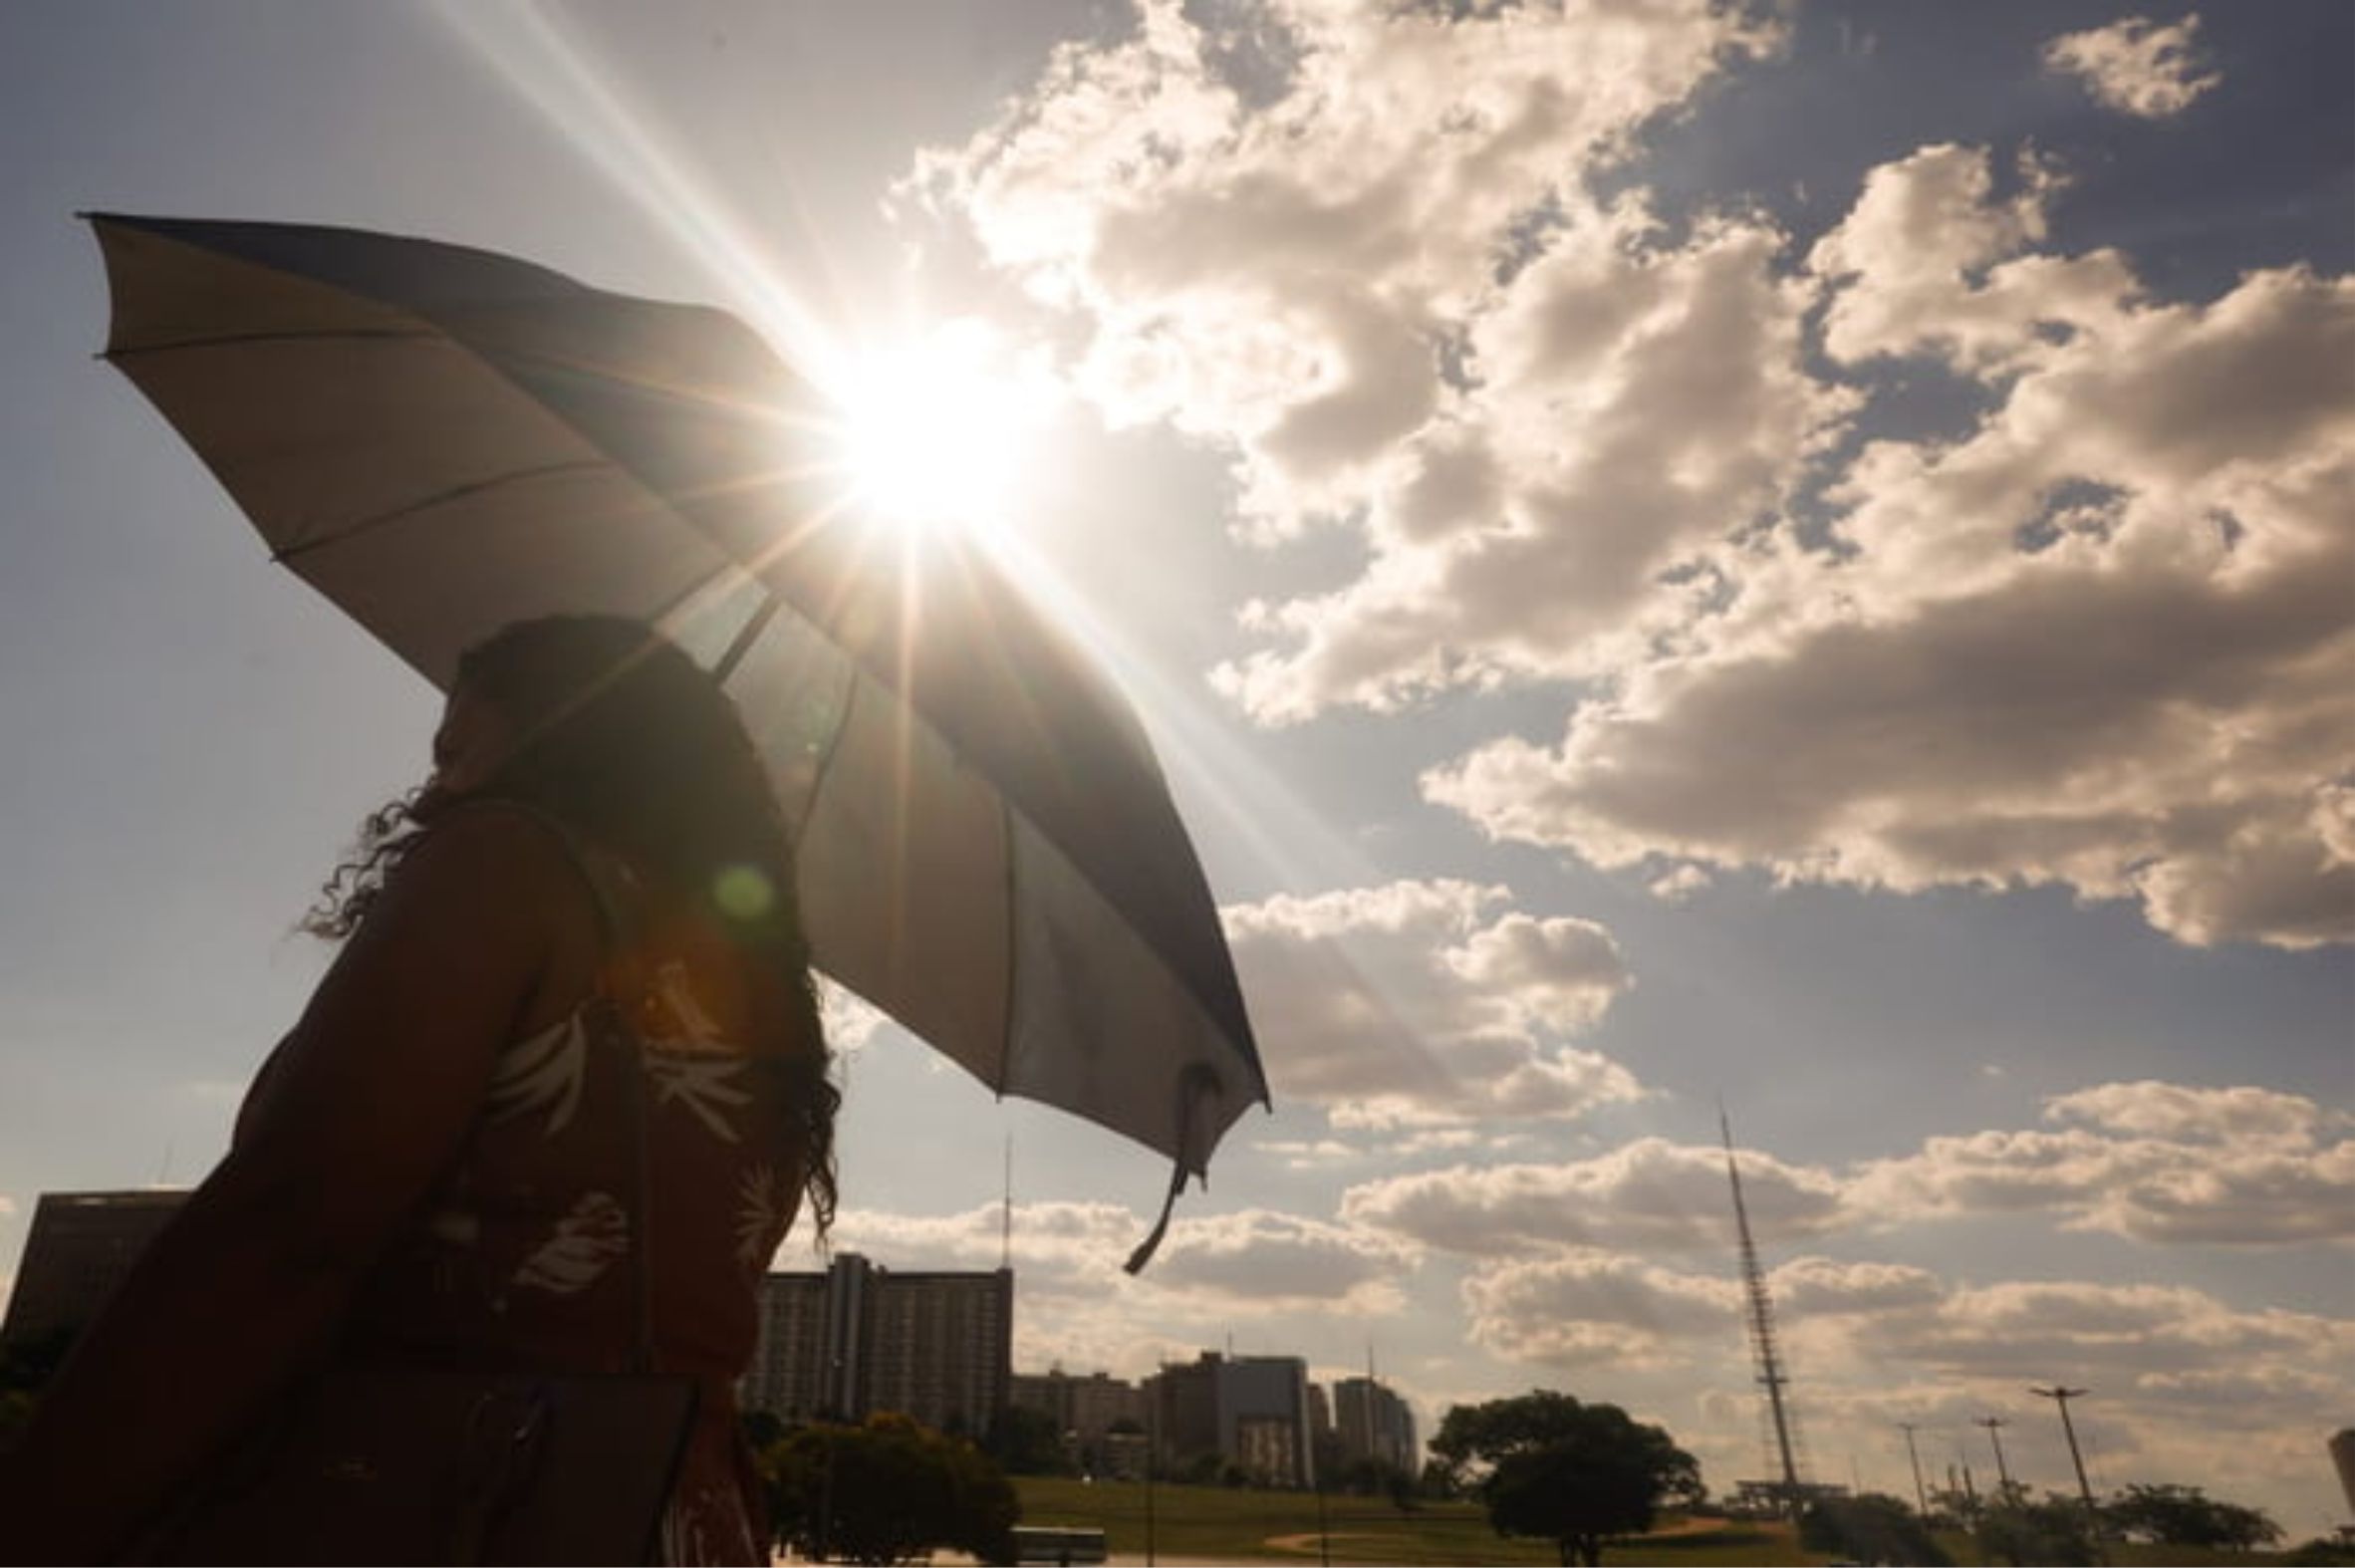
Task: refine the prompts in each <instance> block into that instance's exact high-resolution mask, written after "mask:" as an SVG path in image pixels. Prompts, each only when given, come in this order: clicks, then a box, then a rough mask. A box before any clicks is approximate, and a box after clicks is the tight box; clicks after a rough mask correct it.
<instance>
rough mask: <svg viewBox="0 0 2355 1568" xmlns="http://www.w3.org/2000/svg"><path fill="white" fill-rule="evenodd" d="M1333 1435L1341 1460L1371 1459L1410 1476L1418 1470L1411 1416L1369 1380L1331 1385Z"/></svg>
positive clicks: (1400, 1401)
mask: <svg viewBox="0 0 2355 1568" xmlns="http://www.w3.org/2000/svg"><path fill="white" fill-rule="evenodd" d="M1333 1432H1334V1436H1335V1437H1336V1438H1338V1439H1339V1446H1340V1449H1341V1456H1342V1457H1343V1459H1345V1460H1356V1459H1373V1460H1375V1461H1376V1462H1377V1463H1381V1464H1387V1465H1389V1466H1390V1467H1391V1468H1393V1469H1398V1470H1405V1471H1406V1472H1407V1473H1408V1474H1410V1475H1412V1474H1414V1473H1415V1472H1416V1471H1417V1470H1418V1469H1420V1468H1421V1467H1422V1450H1421V1449H1420V1448H1419V1447H1418V1446H1417V1444H1416V1441H1415V1413H1414V1412H1413V1411H1412V1410H1410V1409H1408V1407H1407V1402H1406V1401H1405V1400H1403V1399H1400V1398H1399V1397H1398V1395H1396V1394H1394V1393H1392V1392H1391V1391H1390V1390H1389V1389H1386V1388H1384V1387H1383V1386H1382V1385H1381V1384H1379V1383H1377V1382H1375V1381H1374V1380H1373V1379H1372V1378H1343V1379H1341V1380H1340V1381H1339V1382H1337V1383H1335V1384H1334V1385H1333Z"/></svg>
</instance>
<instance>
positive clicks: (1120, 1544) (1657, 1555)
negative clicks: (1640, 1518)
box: [1014, 1475, 2277, 1568]
mask: <svg viewBox="0 0 2355 1568" xmlns="http://www.w3.org/2000/svg"><path fill="white" fill-rule="evenodd" d="M1014 1484H1015V1487H1016V1488H1017V1489H1018V1490H1019V1491H1020V1493H1021V1495H1022V1522H1023V1523H1025V1524H1085V1525H1094V1526H1096V1527H1098V1528H1100V1529H1102V1530H1103V1531H1104V1534H1105V1540H1106V1542H1107V1544H1108V1545H1109V1546H1110V1547H1111V1549H1112V1552H1113V1554H1114V1555H1115V1556H1117V1557H1122V1558H1128V1559H1134V1560H1137V1561H1142V1560H1143V1559H1144V1557H1145V1553H1146V1539H1147V1532H1146V1493H1145V1487H1144V1486H1143V1485H1142V1484H1139V1483H1136V1482H1122V1481H1099V1482H1095V1483H1093V1484H1090V1483H1087V1482H1082V1481H1077V1480H1067V1479H1063V1478H1060V1477H1054V1476H1032V1475H1024V1476H1017V1477H1015V1480H1014ZM1153 1515H1154V1517H1153V1530H1152V1540H1153V1552H1154V1555H1155V1556H1156V1557H1158V1558H1160V1559H1163V1560H1165V1561H1171V1562H1176V1561H1179V1560H1192V1561H1195V1562H1203V1561H1208V1562H1229V1563H1290V1564H1294V1565H1300V1564H1315V1563H1320V1562H1331V1563H1336V1564H1348V1565H1365V1564H1391V1563H1396V1564H1426V1563H1429V1564H1439V1563H1499V1564H1519V1563H1529V1564H1547V1565H1550V1564H1552V1563H1554V1562H1555V1561H1557V1559H1556V1557H1555V1554H1554V1544H1553V1542H1551V1541H1530V1540H1507V1539H1505V1538H1503V1537H1502V1536H1499V1535H1498V1534H1496V1532H1495V1531H1493V1530H1491V1529H1489V1528H1488V1521H1487V1519H1486V1517H1485V1516H1484V1515H1483V1514H1482V1513H1481V1511H1480V1509H1479V1507H1478V1505H1477V1504H1474V1503H1426V1504H1424V1505H1423V1506H1422V1507H1420V1508H1418V1509H1416V1510H1415V1511H1414V1512H1412V1513H1401V1512H1400V1511H1399V1510H1398V1509H1396V1508H1394V1507H1392V1506H1391V1505H1390V1503H1388V1502H1387V1501H1382V1500H1378V1499H1375V1498H1369V1497H1333V1496H1329V1497H1327V1498H1326V1499H1325V1518H1324V1524H1323V1528H1324V1545H1325V1551H1324V1553H1323V1554H1322V1555H1320V1553H1319V1550H1318V1535H1319V1528H1318V1519H1317V1500H1316V1498H1315V1496H1314V1495H1312V1494H1309V1493H1305V1492H1286V1491H1251V1490H1234V1489H1229V1488H1227V1487H1223V1486H1177V1485H1172V1484H1169V1483H1167V1482H1165V1483H1163V1484H1161V1485H1158V1486H1156V1487H1154V1488H1153ZM1661 1522H1662V1526H1663V1529H1662V1531H1661V1532H1660V1533H1655V1534H1653V1535H1648V1536H1645V1537H1642V1538H1641V1539H1637V1540H1631V1541H1624V1542H1620V1543H1618V1544H1615V1545H1613V1546H1612V1547H1611V1548H1609V1549H1608V1550H1607V1551H1605V1552H1604V1553H1603V1562H1604V1564H1605V1568H1612V1565H1616V1564H1621V1563H1625V1564H1628V1565H1630V1568H1676V1565H1680V1564H1687V1565H1691V1568H1708V1565H1715V1564H1732V1563H1755V1564H1759V1565H1761V1568H1786V1565H1799V1564H1821V1563H1827V1562H1829V1561H1831V1559H1830V1558H1829V1557H1826V1556H1824V1555H1822V1554H1819V1553H1813V1552H1805V1551H1801V1550H1800V1549H1799V1545H1798V1541H1797V1539H1796V1537H1795V1535H1794V1533H1793V1531H1792V1530H1791V1527H1790V1526H1788V1525H1781V1524H1743V1523H1738V1522H1718V1521H1708V1520H1701V1521H1695V1524H1697V1525H1698V1526H1699V1527H1698V1528H1696V1527H1694V1526H1691V1525H1686V1524H1685V1522H1684V1521H1681V1520H1678V1519H1674V1518H1666V1519H1663V1520H1662V1521H1661ZM1940 1541H1941V1544H1942V1545H1944V1546H1945V1547H1946V1548H1947V1550H1948V1551H1949V1552H1950V1553H1951V1554H1952V1555H1953V1556H1954V1559H1955V1561H1956V1562H1957V1563H1961V1564H1974V1563H1977V1562H1979V1561H1980V1559H1979V1557H1978V1556H1976V1555H1975V1552H1974V1548H1973V1547H1972V1545H1971V1543H1970V1540H1969V1538H1968V1537H1966V1536H1962V1535H1942V1536H1941V1537H1940ZM2110 1553H2111V1557H2110V1560H2111V1562H2112V1563H2114V1564H2116V1565H2118V1568H2162V1565H2186V1564H2202V1563H2208V1564H2224V1565H2251V1568H2254V1565H2260V1564H2266V1563H2272V1562H2274V1561H2276V1560H2277V1554H2275V1553H2269V1552H2252V1553H2247V1554H2238V1553H2229V1552H2227V1553H2224V1554H2221V1555H2219V1554H2210V1555H2202V1554H2201V1553H2199V1552H2197V1551H2193V1550H2190V1549H2187V1548H2183V1547H2162V1546H2130V1545H2125V1544H2123V1543H2116V1542H2113V1543H2112V1544H2111V1547H2110Z"/></svg>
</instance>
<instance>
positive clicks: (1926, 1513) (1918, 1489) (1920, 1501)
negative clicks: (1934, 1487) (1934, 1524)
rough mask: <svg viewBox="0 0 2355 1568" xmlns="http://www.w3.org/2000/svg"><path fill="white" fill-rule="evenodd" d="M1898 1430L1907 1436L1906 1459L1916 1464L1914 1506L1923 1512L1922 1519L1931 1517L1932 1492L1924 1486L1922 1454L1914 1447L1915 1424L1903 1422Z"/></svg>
mask: <svg viewBox="0 0 2355 1568" xmlns="http://www.w3.org/2000/svg"><path fill="white" fill-rule="evenodd" d="M1897 1427H1898V1430H1899V1431H1900V1432H1902V1433H1904V1434H1905V1435H1906V1457H1907V1458H1908V1459H1911V1460H1912V1461H1913V1464H1914V1506H1915V1507H1917V1508H1919V1509H1921V1510H1922V1517H1923V1518H1925V1519H1927V1518H1929V1517H1930V1492H1929V1490H1928V1489H1927V1488H1926V1487H1924V1486H1923V1484H1922V1454H1921V1452H1920V1450H1919V1449H1917V1448H1916V1447H1915V1446H1914V1424H1913V1423H1912V1422H1910V1421H1901V1422H1899V1423H1898V1424H1897Z"/></svg>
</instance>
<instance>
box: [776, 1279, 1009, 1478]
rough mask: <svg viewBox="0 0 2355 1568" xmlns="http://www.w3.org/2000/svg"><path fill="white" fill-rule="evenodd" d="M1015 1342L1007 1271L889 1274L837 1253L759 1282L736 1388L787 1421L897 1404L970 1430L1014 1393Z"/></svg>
mask: <svg viewBox="0 0 2355 1568" xmlns="http://www.w3.org/2000/svg"><path fill="white" fill-rule="evenodd" d="M1013 1343H1014V1274H1013V1270H1011V1269H1004V1268H1001V1269H998V1270H996V1271H995V1272H992V1273H986V1274H982V1273H918V1272H913V1271H911V1272H907V1273H895V1272H894V1271H892V1270H890V1269H887V1268H881V1267H878V1266H877V1265H875V1264H873V1263H870V1262H869V1261H868V1260H867V1259H866V1258H864V1257H861V1256H860V1255H859V1254H858V1253H856V1252H845V1253H842V1254H840V1255H839V1256H837V1257H836V1258H835V1259H834V1262H833V1264H832V1266H831V1267H829V1268H828V1269H827V1270H826V1272H825V1273H823V1274H771V1275H769V1276H768V1278H767V1279H766V1280H765V1281H763V1282H762V1287H761V1312H760V1336H759V1339H758V1341H757V1342H756V1344H755V1346H754V1349H753V1356H752V1364H751V1366H750V1368H749V1369H748V1370H747V1371H746V1373H745V1375H744V1378H743V1381H742V1383H741V1384H740V1385H739V1390H740V1395H741V1398H742V1400H743V1403H744V1406H745V1408H746V1409H747V1410H763V1411H767V1412H769V1413H771V1414H772V1415H775V1416H779V1417H782V1418H783V1419H785V1420H787V1421H806V1420H811V1419H815V1418H820V1417H824V1418H830V1419H835V1420H851V1421H855V1420H857V1419H859V1418H860V1417H863V1416H866V1415H868V1414H869V1413H870V1412H874V1411H899V1412H901V1413H902V1414H904V1415H908V1416H913V1417H915V1418H916V1420H917V1421H920V1422H922V1423H924V1424H925V1425H926V1426H929V1427H937V1428H940V1429H941V1430H943V1431H949V1432H964V1433H969V1434H971V1435H972V1436H974V1437H979V1436H980V1435H981V1434H983V1433H984V1432H986V1431H988V1428H989V1423H990V1420H991V1418H993V1417H994V1416H995V1415H996V1414H997V1413H998V1411H999V1410H1001V1409H1003V1408H1004V1407H1005V1405H1006V1404H1007V1403H1008V1401H1009V1399H1010V1397H1011V1395H1012V1380H1013Z"/></svg>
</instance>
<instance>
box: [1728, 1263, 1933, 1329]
mask: <svg viewBox="0 0 2355 1568" xmlns="http://www.w3.org/2000/svg"><path fill="white" fill-rule="evenodd" d="M1766 1285H1767V1289H1768V1290H1769V1291H1770V1292H1771V1293H1772V1295H1773V1299H1774V1307H1775V1311H1776V1312H1777V1313H1778V1314H1780V1315H1782V1316H1785V1317H1788V1318H1792V1319H1799V1318H1826V1317H1844V1316H1849V1315H1853V1314H1857V1313H1871V1312H1890V1311H1900V1310H1908V1309H1911V1308H1915V1307H1923V1306H1929V1305H1932V1304H1934V1303H1935V1302H1937V1301H1938V1300H1939V1298H1940V1297H1942V1296H1943V1295H1945V1294H1946V1286H1945V1284H1944V1282H1942V1281H1941V1280H1940V1279H1939V1277H1938V1276H1937V1275H1936V1274H1933V1273H1931V1272H1930V1271H1929V1270H1928V1269H1925V1268H1916V1267H1915V1266H1913V1265H1912V1264H1910V1263H1858V1262H1841V1261H1838V1260H1837V1259H1833V1258H1827V1257H1800V1258H1793V1259H1791V1261H1789V1262H1788V1263H1784V1264H1782V1265H1780V1266H1779V1267H1777V1268H1775V1269H1773V1270H1772V1271H1771V1272H1769V1273H1768V1275H1767V1276H1766Z"/></svg>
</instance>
